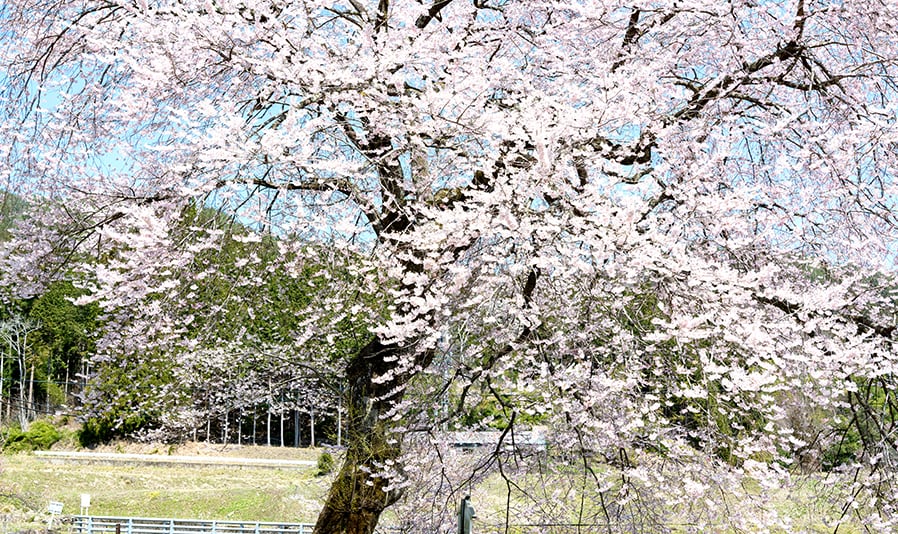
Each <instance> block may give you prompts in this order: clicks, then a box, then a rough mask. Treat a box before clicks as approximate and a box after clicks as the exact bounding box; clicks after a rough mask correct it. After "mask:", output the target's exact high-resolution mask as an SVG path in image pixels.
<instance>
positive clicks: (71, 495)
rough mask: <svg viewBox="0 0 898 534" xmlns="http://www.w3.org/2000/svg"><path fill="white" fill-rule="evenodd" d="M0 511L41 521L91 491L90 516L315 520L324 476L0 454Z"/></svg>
mask: <svg viewBox="0 0 898 534" xmlns="http://www.w3.org/2000/svg"><path fill="white" fill-rule="evenodd" d="M116 450H118V451H119V452H139V453H143V454H153V453H157V454H169V453H171V454H178V455H193V454H202V455H204V456H209V455H220V456H228V457H247V458H282V459H296V460H315V459H317V457H318V454H319V453H320V450H315V449H287V448H276V447H239V448H238V447H228V448H226V449H219V450H215V449H213V448H209V449H208V450H204V449H203V448H202V447H199V446H197V445H195V444H194V445H193V446H189V447H182V448H179V449H168V448H163V450H161V451H160V450H156V451H155V452H154V450H152V449H145V448H137V449H135V448H133V447H128V448H127V449H125V448H123V447H122V446H112V447H110V448H109V449H108V450H107V451H106V452H111V451H116ZM0 469H2V475H0V493H2V495H3V497H2V498H0V514H2V515H3V516H5V517H7V518H10V519H9V520H12V521H16V522H25V523H29V522H34V521H37V522H40V521H42V520H44V518H45V516H44V515H43V514H44V513H45V510H46V508H47V504H48V503H49V502H50V501H59V502H62V503H63V504H64V509H63V512H64V514H76V513H78V511H79V506H80V502H81V501H80V496H81V494H83V493H88V494H90V495H91V508H90V513H91V514H92V515H112V516H142V517H178V518H199V519H235V520H247V521H249V520H252V521H285V522H313V521H314V519H315V517H316V515H317V513H318V509H319V507H320V505H321V504H320V503H321V501H322V499H323V497H324V495H325V492H326V490H327V487H328V484H329V479H328V478H327V477H319V476H317V469H316V468H314V467H309V468H308V469H272V468H256V467H220V466H216V467H188V466H146V465H102V464H81V463H58V462H51V461H48V460H45V459H41V458H38V457H36V456H34V455H31V454H26V453H21V454H14V455H4V456H2V457H0Z"/></svg>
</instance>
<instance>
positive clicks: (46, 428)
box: [3, 421, 62, 453]
mask: <svg viewBox="0 0 898 534" xmlns="http://www.w3.org/2000/svg"><path fill="white" fill-rule="evenodd" d="M4 438H5V439H4V442H3V451H4V452H9V453H15V452H23V451H35V450H46V449H49V448H50V447H52V446H53V444H54V443H56V442H57V441H59V440H60V439H62V432H60V431H59V430H58V429H57V428H56V427H54V426H53V425H51V424H50V423H48V422H47V421H35V422H33V423H31V425H30V426H29V427H28V430H27V431H23V430H22V429H21V428H19V427H18V426H14V427H11V428H9V430H7V431H6V435H5V436H4Z"/></svg>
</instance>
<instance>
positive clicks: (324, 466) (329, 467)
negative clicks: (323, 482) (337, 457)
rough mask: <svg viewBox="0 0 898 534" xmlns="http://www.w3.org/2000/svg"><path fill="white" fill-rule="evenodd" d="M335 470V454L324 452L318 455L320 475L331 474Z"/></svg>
mask: <svg viewBox="0 0 898 534" xmlns="http://www.w3.org/2000/svg"><path fill="white" fill-rule="evenodd" d="M333 470H334V456H333V455H332V454H331V453H329V452H322V453H321V454H320V455H319V456H318V476H323V475H327V474H330V473H331V472H333Z"/></svg>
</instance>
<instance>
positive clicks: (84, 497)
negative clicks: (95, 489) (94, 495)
mask: <svg viewBox="0 0 898 534" xmlns="http://www.w3.org/2000/svg"><path fill="white" fill-rule="evenodd" d="M81 508H90V493H82V494H81Z"/></svg>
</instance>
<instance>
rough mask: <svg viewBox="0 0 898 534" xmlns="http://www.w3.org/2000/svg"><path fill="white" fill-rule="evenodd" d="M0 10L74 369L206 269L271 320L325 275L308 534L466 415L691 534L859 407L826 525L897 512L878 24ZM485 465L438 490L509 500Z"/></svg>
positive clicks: (197, 4) (3, 102)
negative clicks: (489, 488)
mask: <svg viewBox="0 0 898 534" xmlns="http://www.w3.org/2000/svg"><path fill="white" fill-rule="evenodd" d="M0 5H2V8H0V38H2V40H3V42H4V44H6V45H7V46H6V49H5V50H3V51H0V65H2V66H3V76H4V80H5V82H6V83H4V84H3V86H2V87H3V89H2V93H0V106H2V109H3V115H2V116H3V121H2V123H0V139H6V141H5V143H4V144H2V145H0V157H2V158H3V160H4V162H5V164H4V166H3V167H2V168H0V178H2V179H3V180H4V181H9V182H11V183H15V184H16V187H17V189H16V190H17V191H27V192H28V195H29V199H30V200H31V201H32V205H33V206H35V207H39V208H40V209H33V210H32V213H31V215H30V216H29V218H28V219H27V220H25V221H23V222H22V224H20V225H18V226H17V228H15V229H14V230H13V235H14V239H13V240H12V241H11V242H10V244H9V245H8V246H7V247H6V251H5V254H4V259H5V262H6V270H7V272H8V273H9V275H10V276H12V277H13V279H14V280H15V284H16V287H17V288H19V289H20V290H21V291H23V292H28V291H37V290H38V289H39V288H40V287H41V285H42V284H44V283H46V280H47V277H48V276H52V275H54V274H58V273H59V272H61V271H62V270H61V269H59V268H58V266H60V265H62V264H67V265H72V268H73V269H74V272H79V273H83V276H82V278H81V281H82V283H83V284H84V285H85V289H87V290H88V292H89V296H87V297H84V299H83V300H85V301H87V300H92V301H96V302H98V303H100V304H101V305H102V306H103V307H104V309H105V310H106V319H107V322H108V329H107V330H106V335H105V337H104V338H103V340H102V342H101V343H100V346H99V350H100V351H101V352H102V351H103V350H107V349H108V350H114V351H116V352H117V353H119V354H125V355H133V356H134V357H138V355H139V354H143V353H147V351H161V353H166V351H169V350H172V348H174V347H181V346H182V343H183V340H184V339H185V334H186V332H187V330H188V329H189V325H190V322H191V321H196V320H197V319H196V317H199V316H206V317H214V316H215V315H216V314H218V313H220V312H221V310H222V308H221V307H218V306H197V305H196V304H197V302H198V298H197V288H203V287H205V284H206V283H207V282H206V281H207V280H210V279H229V280H230V279H231V277H232V275H235V274H240V275H241V276H239V277H238V278H239V281H238V280H237V279H236V278H235V279H234V283H235V284H240V285H241V286H242V287H247V288H257V289H260V291H258V292H257V293H255V295H256V296H257V297H259V298H268V299H273V300H272V301H276V297H278V298H279V296H277V295H272V294H270V293H267V292H265V291H261V290H262V289H264V288H265V287H266V285H265V280H266V277H265V276H264V274H263V273H262V272H261V271H264V270H265V269H272V270H278V271H279V272H284V273H291V274H292V275H293V276H296V277H297V279H301V278H302V277H301V276H300V273H303V272H304V269H307V268H308V267H309V266H310V265H314V266H315V270H316V271H318V269H319V266H324V267H325V268H324V269H323V270H321V272H320V276H321V277H324V279H326V280H327V281H328V290H327V292H326V295H324V296H322V298H318V299H315V301H314V306H312V305H310V306H309V307H308V308H307V309H308V313H309V315H304V316H303V319H301V320H303V321H307V326H308V327H307V328H305V329H304V330H303V331H302V332H300V333H293V334H291V335H294V336H295V337H294V339H293V340H292V343H293V346H294V349H295V352H294V354H295V358H296V360H295V363H296V365H302V364H303V363H304V360H303V358H305V357H307V355H308V354H310V353H313V352H314V349H315V348H316V347H320V346H321V345H322V343H325V344H327V343H331V342H332V341H333V339H334V337H333V336H335V335H337V334H338V333H339V332H340V331H341V328H342V329H343V330H342V331H344V332H345V331H346V325H347V324H349V325H355V326H361V327H362V328H361V330H364V332H365V333H366V336H365V338H364V339H363V341H362V342H360V343H358V344H357V345H356V346H355V347H352V348H354V349H355V350H346V351H345V352H344V353H342V354H341V356H340V358H339V364H340V365H341V366H342V368H343V369H342V373H343V374H344V376H345V379H346V381H347V384H348V389H347V392H346V402H347V404H348V413H347V416H348V425H349V429H348V434H347V440H348V443H349V448H348V450H347V454H346V461H345V463H344V465H343V467H342V469H341V471H340V473H339V474H338V476H337V477H336V480H335V482H334V485H333V487H332V489H331V492H330V494H329V496H328V498H327V500H326V503H325V506H324V508H323V510H322V512H321V515H320V516H319V520H318V524H317V526H316V533H331V532H334V533H337V532H339V533H356V532H359V533H370V532H372V531H373V529H374V526H375V525H376V524H377V521H378V519H379V517H380V515H381V513H382V512H383V510H384V509H386V508H387V507H389V506H392V505H394V504H396V503H404V502H405V501H401V499H402V498H403V495H406V496H407V497H408V496H410V495H413V494H414V491H413V490H415V489H416V488H420V487H423V485H422V486H415V484H417V482H415V481H419V479H418V478H416V477H419V476H420V473H421V470H422V469H424V468H425V467H427V466H430V468H431V469H433V467H432V466H433V465H439V459H441V458H445V456H443V455H442V454H441V452H440V450H441V449H440V445H439V443H440V440H439V439H437V438H433V439H431V436H435V434H434V430H435V429H436V428H439V426H440V425H441V424H442V423H443V422H444V421H446V420H450V419H453V418H461V417H462V416H464V415H465V414H468V413H469V411H470V408H471V406H473V405H477V404H479V403H482V402H487V401H486V400H485V399H488V402H489V403H492V405H493V408H491V409H492V410H493V411H495V410H500V411H501V412H502V415H501V417H499V418H498V419H500V420H501V421H500V426H502V427H504V430H503V434H502V436H503V439H506V438H507V439H509V440H510V439H513V436H514V432H513V430H514V428H515V425H520V424H521V421H522V420H523V419H524V416H528V417H534V418H538V419H539V421H540V422H542V423H544V424H546V425H547V426H548V427H550V428H551V440H552V442H553V444H554V446H555V447H556V448H557V449H559V450H563V451H565V454H570V455H572V456H574V457H577V458H580V460H581V461H580V463H579V464H577V465H580V466H581V467H582V470H583V480H584V481H585V482H584V484H590V485H591V487H592V488H593V490H594V491H593V493H592V494H591V495H594V496H595V499H596V501H595V502H593V503H592V504H589V505H587V504H585V503H584V502H583V501H581V508H580V514H581V516H582V515H583V514H584V513H587V512H585V511H589V513H593V512H592V511H594V510H599V512H595V513H596V514H598V515H601V514H604V515H605V516H606V518H607V519H608V520H609V521H610V520H611V517H610V516H611V515H612V514H614V513H617V512H614V510H618V511H621V510H625V511H626V510H630V512H627V514H630V515H629V516H627V517H633V514H636V513H637V512H638V511H640V510H641V511H644V510H643V509H642V508H639V506H637V505H635V504H634V502H636V501H634V495H640V494H642V493H640V492H642V491H645V492H648V493H649V494H651V493H652V488H658V487H663V488H666V491H668V492H670V493H671V494H672V495H674V494H675V495H677V496H684V495H686V496H688V497H689V499H691V500H697V499H699V498H701V499H704V500H703V501H702V502H705V503H706V504H707V506H706V507H703V511H702V512H701V513H697V515H696V516H695V517H692V518H691V519H692V520H694V522H695V523H696V524H705V525H719V524H720V523H721V522H723V523H726V524H729V525H733V526H735V527H736V528H767V527H772V526H779V527H783V523H782V519H781V518H778V517H777V516H776V515H775V514H770V513H762V511H764V510H767V509H766V508H765V507H764V506H763V503H759V504H758V506H757V507H755V508H752V507H751V505H750V504H748V505H746V506H747V508H745V509H744V510H745V511H744V514H743V515H740V512H739V511H738V510H736V509H735V508H733V507H731V506H729V503H728V502H727V499H726V498H725V497H721V495H726V491H723V492H720V491H717V490H718V489H721V488H724V490H725V489H726V488H736V487H740V485H741V484H742V483H743V482H744V481H745V480H746V479H751V480H754V481H760V482H759V483H760V484H762V486H763V487H765V488H767V487H769V488H771V489H773V488H784V487H787V486H788V484H789V483H790V482H789V480H790V473H789V470H788V469H785V468H784V466H789V465H795V464H796V462H797V461H798V459H799V458H802V457H804V458H808V457H810V458H813V457H819V456H820V455H822V454H823V453H824V452H825V451H827V450H830V448H831V447H832V446H833V440H836V441H838V439H839V438H838V436H822V435H819V434H815V433H813V432H810V431H808V430H807V428H806V426H803V423H802V421H804V420H807V419H808V413H810V412H809V411H810V410H813V411H814V417H816V418H824V419H826V418H831V419H833V420H834V421H836V423H834V424H835V425H836V426H839V425H842V424H843V423H844V425H845V426H850V427H854V428H857V427H858V426H859V424H860V423H861V422H863V423H864V424H863V427H864V428H865V430H864V431H863V432H861V433H860V434H858V435H859V436H863V439H862V441H863V443H862V444H861V445H862V447H861V449H858V452H857V453H856V454H854V453H852V454H851V455H849V457H846V458H843V460H840V462H839V463H840V465H842V467H843V468H844V469H854V470H855V472H856V474H857V476H855V477H853V478H850V477H849V478H848V479H847V481H846V482H845V484H844V485H843V486H840V487H839V491H842V492H844V495H845V496H846V501H845V502H847V503H848V504H846V508H845V510H846V512H845V513H844V514H843V516H844V515H847V513H848V512H847V511H853V512H852V513H855V514H857V515H859V516H860V515H862V516H864V517H865V518H868V519H869V520H870V521H873V523H872V524H875V525H876V527H877V528H888V527H889V526H890V525H893V524H894V523H895V521H896V513H895V508H894V506H895V503H896V500H895V498H896V497H898V495H896V494H895V491H894V489H893V488H892V483H893V481H894V479H893V477H894V475H895V472H894V468H893V467H892V466H891V462H892V460H893V459H894V450H895V436H894V432H893V428H892V426H893V423H894V418H893V417H891V416H890V413H891V410H892V407H893V406H894V403H895V400H894V391H895V388H894V385H895V375H894V368H893V365H894V364H893V362H894V361H895V356H896V353H895V339H896V338H895V320H894V317H895V315H894V314H895V295H894V289H893V288H894V287H895V285H894V282H893V278H894V270H895V253H896V251H898V247H896V245H898V243H896V237H898V231H896V205H895V203H896V199H898V195H896V183H895V178H894V172H895V168H896V163H898V160H896V155H898V154H896V151H895V140H896V134H898V131H896V125H895V112H896V87H895V75H896V73H898V67H896V60H898V49H896V47H898V27H896V25H895V22H894V21H896V20H898V11H896V7H895V6H894V5H892V4H889V3H882V2H874V1H872V0H846V1H844V2H840V3H829V2H819V1H815V0H789V1H769V2H756V1H747V0H732V1H729V2H719V1H705V0H697V1H687V2H684V1H668V0H657V1H636V2H619V1H609V0H584V1H565V2H553V3H544V2H532V1H514V0H507V1H506V0H501V1H495V2H494V1H492V0H474V1H473V2H467V1H464V0H438V1H435V2H433V3H422V2H418V1H408V0H378V1H377V2H374V1H365V0H346V1H343V0H263V1H257V2H251V3H249V2H243V1H235V0H203V1H199V0H77V1H75V0H15V1H12V2H4V3H3V4H0ZM23 194H24V193H23ZM197 206H201V207H203V208H208V209H211V210H215V211H217V212H218V213H220V214H221V217H211V218H210V217H205V216H202V213H203V211H204V210H196V209H195V207H197ZM191 209H193V212H192V213H193V216H192V217H193V219H192V220H188V221H187V222H186V224H185V220H184V216H185V213H188V214H189V213H191V212H190V210H191ZM228 221H235V222H239V224H240V225H242V226H244V227H246V228H247V229H248V231H247V232H246V233H243V234H240V235H235V234H229V233H228V230H227V224H228ZM187 234H189V237H188V235H187ZM226 238H227V239H231V238H233V239H236V240H240V241H243V242H245V243H246V245H247V246H246V247H245V248H240V250H239V257H235V258H233V261H231V260H229V261H217V260H216V259H215V258H216V254H218V253H220V252H221V251H224V250H225V248H223V247H224V245H223V242H224V241H223V240H225V239H226ZM266 244H267V246H266ZM263 249H264V250H263ZM230 250H233V251H234V253H237V252H238V251H237V250H236V249H230ZM228 253H229V254H230V252H228ZM219 257H220V256H219ZM200 266H201V267H200ZM257 267H264V269H261V271H260V270H259V269H257ZM234 269H237V270H239V271H235V270H234ZM240 269H243V270H240ZM86 281H89V282H86ZM281 296H283V297H284V298H287V299H291V298H294V297H293V296H292V295H281ZM250 311H251V309H250V308H247V309H246V310H245V313H246V314H247V315H248V316H249V315H250ZM303 313H304V314H305V313H306V312H303ZM272 319H273V320H276V321H281V320H284V319H283V318H277V317H273V318H272ZM207 320H209V319H203V320H202V321H201V322H200V323H198V324H204V321H207ZM214 332H215V331H214V330H212V331H209V332H208V333H210V334H214ZM307 349H309V350H307ZM796 413H797V415H796ZM843 419H844V420H843ZM435 442H436V443H435ZM428 444H430V445H428ZM422 448H423V449H422ZM425 449H426V450H429V451H431V453H432V454H433V456H431V455H430V454H428V453H426V452H422V450H425ZM502 450H503V449H502V448H501V447H497V448H496V450H495V451H493V452H495V454H494V455H492V456H491V458H490V459H487V460H484V463H483V464H477V465H472V466H469V467H470V469H469V470H468V475H470V476H471V477H475V476H479V474H480V473H482V472H483V471H485V470H491V469H497V470H498V471H500V472H501V473H502V475H503V476H505V477H506V480H508V481H510V480H511V479H510V478H509V475H508V474H507V469H508V467H507V465H508V464H507V462H508V461H509V459H508V457H507V455H504V454H503V453H502ZM636 454H643V455H644V456H643V459H642V461H635V460H631V458H635V456H634V455H636ZM653 458H654V459H656V460H657V461H653V460H652V459H653ZM666 460H672V461H666ZM596 461H602V462H605V463H607V464H608V465H612V466H614V469H613V470H611V471H607V472H605V471H601V470H596V469H595V462H596ZM606 473H613V476H614V477H617V478H616V479H615V482H609V477H610V476H612V475H609V474H606ZM441 477H442V478H441ZM437 478H440V480H444V481H445V482H446V485H445V486H442V485H441V484H436V487H444V488H449V490H450V491H456V492H458V491H461V486H460V484H461V482H459V480H457V479H454V478H453V475H450V474H449V473H448V470H443V471H442V474H441V475H440V476H437ZM508 488H509V491H510V492H511V491H512V490H513V485H512V484H511V482H509V485H508ZM584 495H585V494H584ZM584 499H585V497H584ZM672 499H673V500H676V499H674V498H673V497H672ZM509 502H510V501H509ZM609 502H613V503H615V504H614V506H611V505H610V504H608V503H609ZM678 502H679V501H678ZM418 505H419V506H420V505H421V504H420V502H418ZM634 507H635V508H634ZM448 508H449V512H448V515H447V514H446V513H444V514H442V515H440V514H436V515H435V516H434V517H435V519H434V521H435V522H436V523H437V524H439V523H441V522H442V524H444V525H445V524H450V523H451V521H452V518H451V515H452V513H451V508H452V507H451V506H450V507H448ZM633 510H637V512H633ZM631 512H632V513H631ZM624 515H626V514H624Z"/></svg>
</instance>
